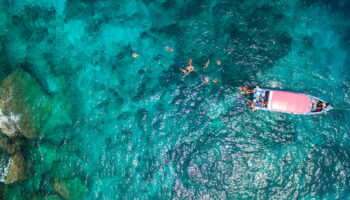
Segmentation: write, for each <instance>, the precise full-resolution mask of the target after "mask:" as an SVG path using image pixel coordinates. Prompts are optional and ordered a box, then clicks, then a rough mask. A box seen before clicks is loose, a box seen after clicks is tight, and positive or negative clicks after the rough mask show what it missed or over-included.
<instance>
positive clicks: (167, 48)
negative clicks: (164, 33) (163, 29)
mask: <svg viewBox="0 0 350 200" xmlns="http://www.w3.org/2000/svg"><path fill="white" fill-rule="evenodd" d="M164 49H165V50H168V51H174V49H173V48H171V47H169V46H166V47H164Z"/></svg>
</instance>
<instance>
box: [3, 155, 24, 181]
mask: <svg viewBox="0 0 350 200" xmlns="http://www.w3.org/2000/svg"><path fill="white" fill-rule="evenodd" d="M27 177H28V174H27V164H26V162H25V160H24V158H23V156H22V155H21V154H20V153H16V154H15V155H14V156H13V158H12V159H11V160H10V163H9V168H8V173H7V175H6V179H5V184H11V183H14V182H16V181H21V180H24V179H26V178H27Z"/></svg>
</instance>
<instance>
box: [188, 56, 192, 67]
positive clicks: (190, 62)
mask: <svg viewBox="0 0 350 200" xmlns="http://www.w3.org/2000/svg"><path fill="white" fill-rule="evenodd" d="M188 64H189V65H191V66H192V58H191V59H190V60H189V61H188Z"/></svg>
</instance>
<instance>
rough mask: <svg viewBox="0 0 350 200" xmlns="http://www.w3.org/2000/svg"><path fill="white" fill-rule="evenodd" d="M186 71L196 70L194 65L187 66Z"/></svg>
mask: <svg viewBox="0 0 350 200" xmlns="http://www.w3.org/2000/svg"><path fill="white" fill-rule="evenodd" d="M186 70H188V71H189V72H192V71H193V70H194V67H193V66H192V65H189V66H186Z"/></svg>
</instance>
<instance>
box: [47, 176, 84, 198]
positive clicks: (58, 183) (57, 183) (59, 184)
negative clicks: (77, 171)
mask: <svg viewBox="0 0 350 200" xmlns="http://www.w3.org/2000/svg"><path fill="white" fill-rule="evenodd" d="M51 185H52V187H53V189H54V190H55V191H56V192H57V193H58V194H59V195H60V196H61V197H62V198H63V199H66V200H69V199H82V198H83V197H84V196H85V193H86V192H87V189H86V187H85V185H84V183H83V182H82V181H81V179H80V178H73V179H68V180H67V179H65V180H51Z"/></svg>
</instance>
